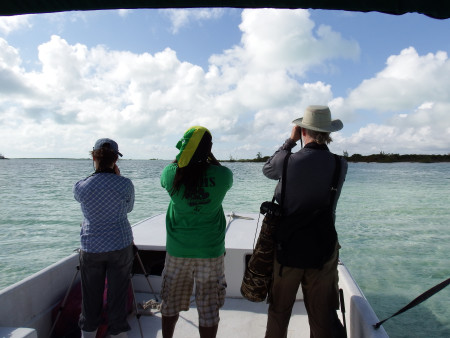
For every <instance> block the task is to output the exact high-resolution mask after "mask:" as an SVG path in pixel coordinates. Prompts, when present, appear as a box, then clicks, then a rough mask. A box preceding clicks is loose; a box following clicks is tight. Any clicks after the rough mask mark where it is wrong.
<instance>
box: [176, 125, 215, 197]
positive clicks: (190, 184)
mask: <svg viewBox="0 0 450 338" xmlns="http://www.w3.org/2000/svg"><path fill="white" fill-rule="evenodd" d="M211 140H212V137H211V134H210V133H204V134H203V137H202V139H201V140H200V143H199V144H198V147H197V149H196V150H195V153H194V155H193V156H192V158H191V160H190V161H189V164H188V165H187V166H186V167H183V168H180V167H177V171H176V173H175V178H174V179H173V184H172V189H171V190H170V195H171V196H172V195H174V194H176V193H177V192H179V191H180V188H181V186H183V185H184V187H185V190H184V194H183V197H184V198H189V197H190V196H192V195H194V194H195V193H196V192H197V191H198V188H199V187H200V186H201V185H202V182H203V180H204V178H205V176H206V170H207V169H208V166H209V165H210V164H216V163H214V161H211V160H209V159H208V158H209V157H212V158H214V157H213V156H212V154H211V146H212V143H211ZM214 160H215V159H214ZM215 162H217V161H215ZM174 163H176V160H175V161H174Z"/></svg>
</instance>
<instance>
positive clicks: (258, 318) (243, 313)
mask: <svg viewBox="0 0 450 338" xmlns="http://www.w3.org/2000/svg"><path fill="white" fill-rule="evenodd" d="M146 296H148V295H146V294H138V295H136V298H137V299H138V302H139V299H144V300H148V298H147V297H146ZM267 306H268V305H267V304H266V303H265V302H261V303H252V302H249V301H247V300H244V299H237V298H227V299H226V300H225V305H224V306H223V308H222V309H221V310H220V318H221V319H220V323H219V329H218V332H217V337H218V338H230V337H235V338H238V337H245V338H261V337H264V334H265V332H266V321H267ZM153 313H154V314H153V315H151V316H148V315H141V317H140V319H139V320H140V325H141V327H142V331H143V336H144V337H145V338H147V337H148V338H150V337H151V338H153V337H155V338H160V337H162V333H161V313H159V312H158V311H157V310H153ZM128 322H129V324H130V326H131V328H132V330H131V331H130V332H128V337H130V338H140V337H141V334H140V329H139V322H138V320H137V318H136V317H135V316H130V318H129V320H128ZM191 337H192V338H194V337H199V333H198V315H197V309H196V307H195V302H193V303H191V307H190V309H189V311H185V312H181V313H180V318H179V319H178V322H177V325H176V327H175V332H174V338H191ZM288 337H309V325H308V318H307V316H306V310H305V307H304V305H303V302H302V301H297V302H296V303H295V306H294V310H293V317H292V319H291V324H290V326H289V333H288Z"/></svg>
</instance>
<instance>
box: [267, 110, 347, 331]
mask: <svg viewBox="0 0 450 338" xmlns="http://www.w3.org/2000/svg"><path fill="white" fill-rule="evenodd" d="M293 122H294V124H296V125H295V126H294V127H293V128H292V132H291V137H290V138H289V139H287V140H286V141H285V143H284V144H283V145H282V146H281V147H280V148H279V149H278V150H277V151H276V152H275V153H274V154H273V155H272V156H271V157H270V158H269V159H268V160H267V162H266V163H265V165H264V167H263V173H264V175H265V176H266V177H268V178H271V179H280V178H281V177H283V166H284V163H285V159H286V158H287V159H288V161H287V162H286V163H287V173H286V177H283V180H284V184H283V182H282V181H280V182H279V183H278V185H277V189H276V194H275V196H276V199H277V201H278V202H279V203H280V202H281V200H282V198H281V189H282V186H285V194H284V199H283V200H282V201H283V202H282V207H283V216H284V217H283V221H282V222H281V223H280V224H277V226H276V230H275V242H276V255H275V260H274V267H273V271H274V273H273V281H272V288H271V297H270V301H269V304H270V305H269V310H268V318H267V328H266V338H279V337H285V336H286V333H287V328H288V325H289V320H290V316H291V311H292V306H293V304H294V301H295V297H296V294H297V290H298V287H299V286H300V285H301V287H302V291H303V295H304V302H305V307H306V311H307V313H308V319H309V324H310V330H311V337H315V338H328V337H340V334H342V325H340V324H339V320H338V318H337V315H336V310H337V308H338V306H339V295H338V271H337V264H338V260H339V248H340V245H339V242H338V240H337V233H336V230H335V226H334V219H335V208H336V204H337V200H338V198H339V194H340V191H341V188H342V185H343V183H344V180H345V176H346V173H347V162H346V161H345V159H343V158H341V157H339V156H337V155H334V154H332V153H331V152H330V151H329V149H328V147H327V144H328V143H330V142H331V141H332V140H331V137H330V136H329V134H330V133H331V132H333V131H337V130H340V129H341V128H342V122H341V121H340V120H331V113H330V110H329V108H328V107H326V106H309V107H308V108H307V109H306V111H305V116H304V117H303V118H299V119H296V120H294V121H293ZM302 139H303V141H304V143H305V147H304V148H302V149H300V150H299V151H298V152H296V153H293V154H291V149H292V148H293V147H294V146H295V145H296V142H297V141H299V140H302ZM336 170H338V171H339V175H337V176H336V180H335V173H337V171H336ZM335 184H336V185H335ZM331 200H332V202H333V204H331Z"/></svg>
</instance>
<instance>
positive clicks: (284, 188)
mask: <svg viewBox="0 0 450 338" xmlns="http://www.w3.org/2000/svg"><path fill="white" fill-rule="evenodd" d="M290 156H291V152H290V151H288V153H287V154H286V156H285V157H284V161H283V173H282V174H281V196H280V207H283V203H284V195H285V192H286V177H287V164H288V161H289V157H290ZM275 190H276V188H275ZM272 202H275V193H274V194H273V198H272Z"/></svg>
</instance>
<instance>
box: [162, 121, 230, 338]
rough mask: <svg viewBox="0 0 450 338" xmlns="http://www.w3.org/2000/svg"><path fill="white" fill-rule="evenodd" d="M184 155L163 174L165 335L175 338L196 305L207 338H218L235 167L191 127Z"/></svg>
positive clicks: (208, 137)
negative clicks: (183, 314)
mask: <svg viewBox="0 0 450 338" xmlns="http://www.w3.org/2000/svg"><path fill="white" fill-rule="evenodd" d="M176 147H177V149H179V151H180V152H179V153H178V155H177V156H176V159H175V161H174V162H173V163H171V164H169V165H168V166H166V167H165V168H164V170H163V172H162V174H161V186H162V187H163V188H165V189H166V190H167V192H168V193H169V195H170V198H171V201H170V203H169V207H168V209H167V214H166V232H167V239H166V251H167V255H166V262H165V267H164V272H163V281H162V286H161V298H162V302H161V314H162V333H163V337H164V338H170V337H172V336H173V333H174V330H175V326H176V323H177V320H178V316H179V312H180V311H187V310H189V302H190V296H191V295H192V291H193V286H194V282H195V286H196V290H195V295H196V296H195V301H196V305H197V311H198V315H199V332H200V337H202V338H214V337H216V334H217V329H218V324H219V320H220V318H219V308H220V307H222V306H223V304H224V301H225V292H226V280H225V274H224V253H225V228H226V220H225V214H224V212H223V208H222V201H223V199H224V198H225V195H226V193H227V191H228V190H229V189H230V188H231V186H232V185H233V174H232V172H231V170H230V169H228V168H227V167H224V166H222V165H220V163H219V162H218V161H217V160H216V159H215V157H214V155H213V154H212V153H211V148H212V136H211V133H210V132H209V130H208V129H206V128H205V127H201V126H194V127H191V128H189V129H188V130H187V131H186V132H185V133H184V135H183V137H182V138H181V140H180V141H179V142H178V143H177V145H176Z"/></svg>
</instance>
